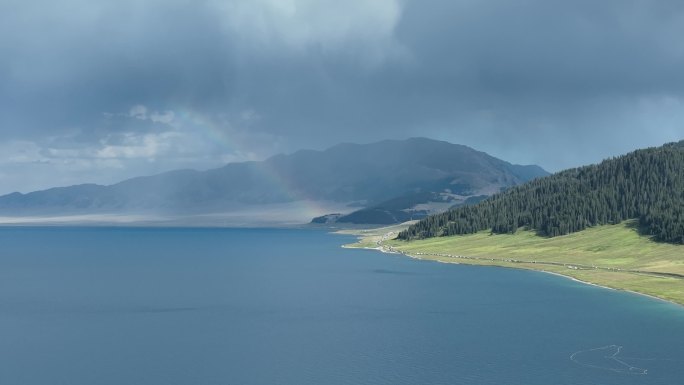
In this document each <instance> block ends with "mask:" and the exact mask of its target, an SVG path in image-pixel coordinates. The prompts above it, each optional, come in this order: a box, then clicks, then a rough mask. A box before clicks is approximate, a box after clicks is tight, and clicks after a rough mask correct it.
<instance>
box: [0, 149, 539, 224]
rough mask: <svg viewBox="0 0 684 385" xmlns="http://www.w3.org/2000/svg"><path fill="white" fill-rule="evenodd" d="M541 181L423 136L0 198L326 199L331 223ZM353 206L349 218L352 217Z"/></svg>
mask: <svg viewBox="0 0 684 385" xmlns="http://www.w3.org/2000/svg"><path fill="white" fill-rule="evenodd" d="M545 175H548V173H547V172H546V171H544V170H543V169H542V168H540V167H539V166H521V165H514V164H511V163H508V162H506V161H503V160H500V159H497V158H495V157H492V156H490V155H488V154H486V153H484V152H481V151H477V150H474V149H472V148H470V147H467V146H463V145H458V144H451V143H448V142H443V141H436V140H431V139H425V138H412V139H407V140H385V141H381V142H376V143H371V144H349V143H345V144H339V145H336V146H334V147H331V148H329V149H327V150H324V151H313V150H302V151H297V152H295V153H293V154H289V155H276V156H273V157H271V158H268V159H267V160H264V161H250V162H240V163H229V164H227V165H225V166H223V167H220V168H216V169H211V170H206V171H196V170H176V171H170V172H166V173H162V174H158V175H153V176H144V177H136V178H132V179H127V180H124V181H122V182H120V183H116V184H113V185H107V186H105V185H97V184H81V185H74V186H68V187H56V188H50V189H47V190H41V191H35V192H30V193H26V194H22V193H18V192H15V193H12V194H8V195H4V196H0V215H3V216H13V217H21V216H35V215H81V214H102V213H135V214H147V213H162V214H168V215H188V214H213V213H221V212H230V211H232V210H239V209H240V208H241V207H245V206H250V207H259V206H265V205H269V204H288V203H293V202H302V201H305V202H333V203H335V204H336V205H337V207H340V206H342V207H345V210H346V212H344V213H340V214H339V215H337V216H335V219H336V220H338V221H342V222H344V221H347V222H356V223H391V222H398V221H403V220H405V219H407V217H411V216H412V215H416V216H419V217H420V216H425V215H427V214H430V213H434V212H439V211H444V210H446V209H448V208H449V207H452V206H454V205H460V204H464V203H467V202H468V201H469V200H470V201H473V200H475V201H477V200H479V199H481V197H484V196H489V195H491V194H494V193H496V192H499V191H502V190H505V189H507V188H510V187H511V186H515V185H518V184H521V183H524V182H526V181H528V180H531V179H534V178H537V177H540V176H545ZM354 210H357V211H356V212H355V213H352V214H351V216H350V215H346V214H349V213H350V212H352V211H354Z"/></svg>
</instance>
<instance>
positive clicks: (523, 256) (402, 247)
mask: <svg viewBox="0 0 684 385" xmlns="http://www.w3.org/2000/svg"><path fill="white" fill-rule="evenodd" d="M401 230H402V228H401V227H395V228H391V229H390V231H391V232H392V233H393V234H396V233H397V232H399V231H401ZM381 232H382V230H376V231H375V232H374V233H371V232H367V233H366V234H359V235H361V236H362V239H361V240H360V243H359V244H358V245H357V246H358V247H380V246H381V247H383V248H385V250H386V251H395V252H401V253H404V254H407V255H409V256H412V257H416V258H421V259H429V260H436V261H441V262H450V263H465V264H476V265H494V266H504V267H515V268H524V269H532V270H541V271H548V272H553V273H558V274H562V275H565V276H568V277H572V278H576V279H579V280H582V281H586V282H590V283H594V284H598V285H602V286H606V287H611V288H615V289H622V290H631V291H635V292H639V293H643V294H648V295H652V296H656V297H659V298H662V299H665V300H669V301H673V302H677V303H680V304H684V246H682V245H675V244H667V243H662V242H654V241H652V240H651V239H650V238H649V237H646V236H643V235H640V234H639V232H638V231H637V229H636V221H626V222H623V223H620V224H617V225H604V226H596V227H591V228H588V229H586V230H583V231H580V232H576V233H572V234H569V235H565V236H558V237H553V238H548V237H540V236H538V235H536V233H535V232H532V231H518V232H516V233H515V234H491V232H489V231H482V232H479V233H475V234H470V235H458V236H450V237H436V238H429V239H423V240H414V241H411V242H406V241H401V240H396V239H390V238H392V236H385V237H384V238H383V237H382V235H380V233H381Z"/></svg>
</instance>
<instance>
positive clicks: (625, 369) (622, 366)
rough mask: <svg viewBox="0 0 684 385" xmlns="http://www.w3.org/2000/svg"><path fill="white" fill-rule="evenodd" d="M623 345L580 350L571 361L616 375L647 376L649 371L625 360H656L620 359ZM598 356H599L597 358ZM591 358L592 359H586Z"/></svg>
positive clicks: (651, 359) (572, 356)
mask: <svg viewBox="0 0 684 385" xmlns="http://www.w3.org/2000/svg"><path fill="white" fill-rule="evenodd" d="M622 348H623V347H622V346H621V345H606V346H601V347H599V348H593V349H587V350H580V351H578V352H575V353H572V354H571V355H570V360H571V361H573V362H574V363H576V364H579V365H582V366H585V367H588V368H595V369H603V370H610V371H612V372H616V373H626V374H637V375H646V374H648V369H645V368H640V367H638V366H633V365H631V364H629V363H627V362H626V361H625V360H639V361H656V360H657V359H655V358H647V359H640V358H631V357H620V353H621V352H622ZM596 355H598V356H596ZM587 356H589V357H590V358H586V357H587ZM592 360H593V361H592Z"/></svg>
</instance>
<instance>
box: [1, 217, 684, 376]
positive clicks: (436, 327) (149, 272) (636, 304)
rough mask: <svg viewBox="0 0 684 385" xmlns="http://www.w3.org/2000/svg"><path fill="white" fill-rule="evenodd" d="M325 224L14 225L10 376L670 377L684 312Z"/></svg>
mask: <svg viewBox="0 0 684 385" xmlns="http://www.w3.org/2000/svg"><path fill="white" fill-rule="evenodd" d="M350 240H351V238H349V237H343V236H338V235H330V234H326V233H325V232H322V231H312V230H270V229H149V228H148V229H138V228H0V384H8V385H15V384H16V385H33V384H35V385H52V384H60V385H61V384H64V385H98V384H103V385H135V384H140V385H171V384H188V385H203V384H212V385H213V384H215V385H227V384H236V385H242V384H244V385H250V384H263V385H277V384H287V385H308V384H315V385H325V384H388V385H389V384H391V385H402V384H411V385H431V384H445V385H446V384H499V385H516V384H520V385H536V384H539V385H561V384H573V385H577V384H596V385H611V384H665V385H673V384H680V383H682V382H681V381H682V378H684V369H683V368H684V310H683V308H681V307H678V306H675V305H671V304H668V303H665V302H660V301H656V300H651V299H648V298H646V297H642V296H637V295H632V294H629V293H622V292H617V291H611V290H605V289H600V288H597V287H592V286H588V285H582V284H579V283H576V282H573V281H571V280H567V279H563V278H559V277H554V276H551V275H547V274H543V273H537V272H530V271H519V270H511V269H501V268H487V267H474V266H457V265H445V264H438V263H431V262H421V261H415V260H411V259H408V258H405V257H400V256H395V255H385V254H381V253H377V252H373V251H364V250H345V249H342V248H340V245H341V244H343V243H345V242H348V241H350Z"/></svg>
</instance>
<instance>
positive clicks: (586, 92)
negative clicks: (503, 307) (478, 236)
mask: <svg viewBox="0 0 684 385" xmlns="http://www.w3.org/2000/svg"><path fill="white" fill-rule="evenodd" d="M683 36H684V2H682V1H680V0H674V1H665V0H660V1H652V0H644V1H630V0H601V1H596V0H586V1H585V0H572V1H568V0H562V1H554V0H519V1H510V0H443V1H437V0H404V1H402V0H345V1H339V0H226V1H222V0H204V1H202V0H149V1H148V0H145V1H143V0H116V1H111V0H108V1H103V0H61V1H55V0H45V1H40V0H2V1H0V193H7V192H11V191H22V192H26V191H31V190H35V189H39V188H46V187H50V186H60V185H68V184H74V183H82V182H95V183H112V182H116V181H118V180H121V179H124V178H126V177H132V176H137V175H145V174H152V173H156V172H160V171H166V170H170V169H176V168H197V169H205V168H210V167H217V166H220V165H222V164H224V163H226V162H231V161H242V160H251V159H264V158H265V157H267V156H270V155H273V154H276V153H280V152H293V151H295V150H298V149H301V148H313V149H323V148H326V147H329V146H332V145H334V144H337V143H339V142H357V143H367V142H371V141H376V140H381V139H388V138H395V139H401V138H407V137H413V136H425V137H430V138H436V139H442V140H447V141H450V142H453V143H461V144H465V145H469V146H471V147H474V148H476V149H478V150H482V151H486V152H488V153H490V154H492V155H494V156H497V157H500V158H502V159H505V160H508V161H511V162H514V163H525V164H529V163H536V164H539V165H541V166H542V167H544V168H546V169H547V170H550V171H557V170H560V169H563V168H567V167H573V166H578V165H582V164H586V163H593V162H597V161H599V160H601V159H603V158H606V157H609V156H612V155H617V154H620V153H624V152H627V151H630V150H633V149H635V148H639V147H646V146H652V145H660V144H662V143H664V142H669V141H676V140H681V139H684V70H683V69H684V38H682V37H683Z"/></svg>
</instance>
